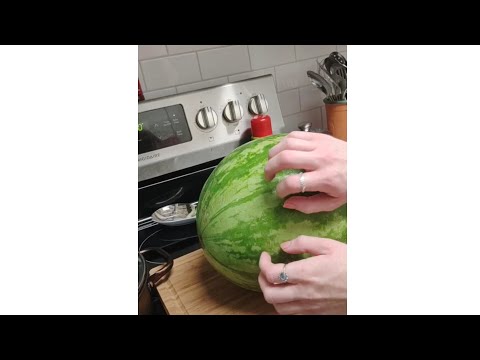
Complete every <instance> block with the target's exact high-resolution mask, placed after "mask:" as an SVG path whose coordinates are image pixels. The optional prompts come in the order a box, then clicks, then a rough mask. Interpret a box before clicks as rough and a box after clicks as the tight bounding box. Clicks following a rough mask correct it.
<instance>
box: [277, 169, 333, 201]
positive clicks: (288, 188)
mask: <svg viewBox="0 0 480 360" xmlns="http://www.w3.org/2000/svg"><path fill="white" fill-rule="evenodd" d="M301 176H302V174H295V175H290V176H287V177H286V178H285V179H283V180H282V181H280V183H279V184H278V185H277V195H278V196H279V197H281V198H284V197H286V196H288V195H291V194H298V193H300V192H301V191H302V185H301V183H300V177H301ZM303 179H304V181H305V191H320V192H329V191H331V190H332V186H331V184H330V183H331V180H330V179H329V178H327V177H326V176H325V174H324V173H323V172H320V171H310V172H306V173H303Z"/></svg>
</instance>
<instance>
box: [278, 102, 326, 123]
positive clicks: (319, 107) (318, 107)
mask: <svg viewBox="0 0 480 360" xmlns="http://www.w3.org/2000/svg"><path fill="white" fill-rule="evenodd" d="M315 109H320V115H321V116H322V114H321V111H322V110H321V109H322V107H321V106H317V107H314V108H311V109H308V110H303V111H301V110H300V111H299V112H296V113H293V114H290V115H287V116H285V117H289V116H293V115H298V114H301V113H305V112H308V111H313V110H315ZM322 121H323V116H322Z"/></svg>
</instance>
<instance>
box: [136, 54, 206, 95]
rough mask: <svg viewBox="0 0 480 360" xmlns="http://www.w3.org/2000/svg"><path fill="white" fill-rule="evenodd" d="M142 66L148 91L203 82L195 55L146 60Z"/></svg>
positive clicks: (142, 62)
mask: <svg viewBox="0 0 480 360" xmlns="http://www.w3.org/2000/svg"><path fill="white" fill-rule="evenodd" d="M140 64H141V66H142V70H143V76H144V78H145V83H146V85H147V90H148V91H151V90H157V89H162V88H166V87H171V86H175V85H182V84H187V83H191V82H195V81H199V80H201V76H200V69H199V67H198V61H197V56H196V55H195V54H184V55H177V56H169V57H164V58H158V59H153V60H144V61H141V62H140Z"/></svg>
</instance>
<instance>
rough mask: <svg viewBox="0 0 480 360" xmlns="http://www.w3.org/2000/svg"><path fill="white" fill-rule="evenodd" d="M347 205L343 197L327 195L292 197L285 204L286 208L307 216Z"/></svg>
mask: <svg viewBox="0 0 480 360" xmlns="http://www.w3.org/2000/svg"><path fill="white" fill-rule="evenodd" d="M343 204H345V200H344V199H343V198H342V197H333V196H330V195H327V194H324V193H322V194H317V195H312V196H307V197H306V196H292V197H291V198H288V200H286V201H285V203H284V204H283V207H284V208H287V209H295V210H298V211H300V212H303V213H305V214H313V213H317V212H321V211H333V210H335V209H336V208H339V207H340V206H342V205H343Z"/></svg>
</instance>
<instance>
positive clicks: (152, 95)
mask: <svg viewBox="0 0 480 360" xmlns="http://www.w3.org/2000/svg"><path fill="white" fill-rule="evenodd" d="M176 93H177V89H175V88H174V87H173V88H168V89H162V90H154V91H148V92H146V93H144V94H143V95H144V96H145V100H151V99H158V98H161V97H164V96H170V95H174V94H176Z"/></svg>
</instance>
